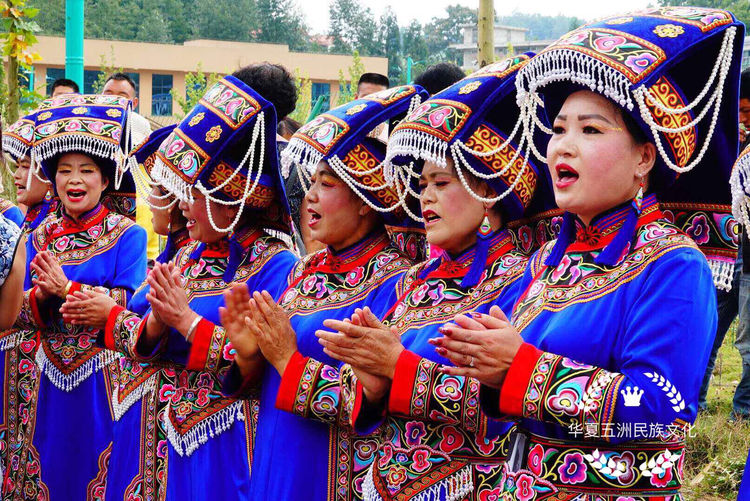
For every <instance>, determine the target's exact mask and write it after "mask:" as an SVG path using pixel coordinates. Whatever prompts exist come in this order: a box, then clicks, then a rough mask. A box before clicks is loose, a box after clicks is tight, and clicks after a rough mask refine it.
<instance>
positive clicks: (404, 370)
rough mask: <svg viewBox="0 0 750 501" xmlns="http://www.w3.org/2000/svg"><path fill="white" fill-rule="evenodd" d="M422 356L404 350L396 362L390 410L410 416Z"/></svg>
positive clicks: (389, 400)
mask: <svg viewBox="0 0 750 501" xmlns="http://www.w3.org/2000/svg"><path fill="white" fill-rule="evenodd" d="M420 360H422V357H420V356H419V355H417V354H416V353H414V352H412V351H409V350H404V351H402V352H401V355H399V357H398V361H397V362H396V370H395V371H394V372H393V383H391V394H390V397H389V398H388V412H390V413H391V414H400V415H402V416H408V415H410V413H411V396H412V393H413V391H414V383H415V382H416V381H415V380H416V378H417V368H418V367H419V362H420Z"/></svg>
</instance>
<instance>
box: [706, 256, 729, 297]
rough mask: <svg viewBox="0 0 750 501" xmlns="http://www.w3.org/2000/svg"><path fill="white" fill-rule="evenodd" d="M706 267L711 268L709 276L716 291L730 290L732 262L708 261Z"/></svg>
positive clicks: (711, 259)
mask: <svg viewBox="0 0 750 501" xmlns="http://www.w3.org/2000/svg"><path fill="white" fill-rule="evenodd" d="M708 267H709V268H711V276H712V277H713V279H714V285H715V286H716V288H717V289H721V290H724V291H730V290H732V278H733V277H734V262H733V261H724V260H719V259H713V258H709V259H708Z"/></svg>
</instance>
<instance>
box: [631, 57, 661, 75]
mask: <svg viewBox="0 0 750 501" xmlns="http://www.w3.org/2000/svg"><path fill="white" fill-rule="evenodd" d="M655 62H656V56H654V55H653V54H651V53H650V52H646V53H644V54H631V55H630V56H628V57H627V58H625V66H627V67H628V68H630V69H631V70H633V72H634V73H635V74H636V75H640V74H641V73H643V72H644V71H645V70H646V69H648V67H649V66H651V65H652V64H654V63H655Z"/></svg>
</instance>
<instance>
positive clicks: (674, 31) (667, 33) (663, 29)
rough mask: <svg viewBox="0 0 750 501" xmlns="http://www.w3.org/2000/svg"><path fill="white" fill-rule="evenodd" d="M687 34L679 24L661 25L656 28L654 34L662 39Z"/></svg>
mask: <svg viewBox="0 0 750 501" xmlns="http://www.w3.org/2000/svg"><path fill="white" fill-rule="evenodd" d="M683 33H685V28H683V27H682V26H680V25H678V24H660V25H658V26H657V27H656V28H654V34H655V35H656V36H658V37H661V38H677V37H678V36H680V35H682V34H683Z"/></svg>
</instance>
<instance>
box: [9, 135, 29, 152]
mask: <svg viewBox="0 0 750 501" xmlns="http://www.w3.org/2000/svg"><path fill="white" fill-rule="evenodd" d="M3 150H5V151H6V152H8V153H10V155H11V156H12V157H14V158H22V157H24V156H25V155H26V152H28V151H29V146H28V145H27V144H25V143H24V142H23V141H21V140H20V139H18V138H17V137H13V136H9V135H7V134H3Z"/></svg>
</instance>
